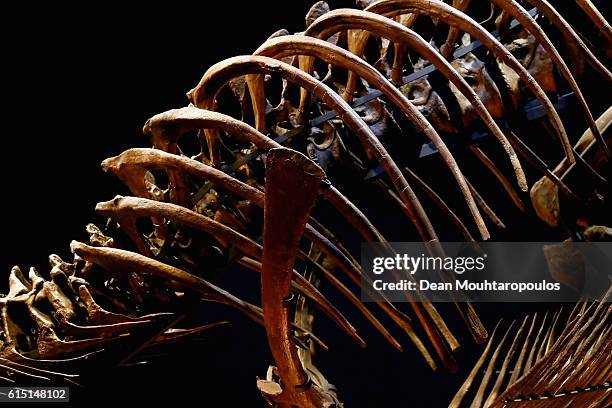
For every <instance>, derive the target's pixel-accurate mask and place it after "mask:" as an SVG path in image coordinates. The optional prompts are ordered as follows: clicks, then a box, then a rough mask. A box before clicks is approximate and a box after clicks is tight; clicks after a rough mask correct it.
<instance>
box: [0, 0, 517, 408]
mask: <svg viewBox="0 0 612 408" xmlns="http://www.w3.org/2000/svg"><path fill="white" fill-rule="evenodd" d="M208 3H210V4H208ZM312 3H314V2H313V1H308V2H301V1H287V2H279V3H274V2H229V1H225V2H200V5H199V6H191V5H189V6H188V5H186V4H181V3H178V2H169V3H167V4H164V5H155V4H154V3H152V2H149V3H143V4H141V5H136V4H131V5H130V7H129V9H128V8H127V6H126V4H123V5H119V4H110V3H108V2H93V3H87V6H83V5H80V6H79V5H75V6H67V5H62V4H52V5H49V4H47V5H44V6H38V5H37V6H35V5H34V4H30V5H27V6H22V7H20V8H19V9H13V10H6V11H5V12H3V13H2V17H1V18H2V38H3V40H2V43H3V46H2V71H3V74H2V79H1V80H2V83H3V86H2V91H1V92H2V97H3V101H4V104H5V106H4V109H3V113H2V128H1V132H2V143H3V145H2V160H1V161H0V177H2V184H1V185H2V200H1V203H2V204H1V211H2V212H1V214H2V218H1V219H0V222H1V223H2V228H1V231H2V237H1V239H2V247H1V249H0V268H1V269H0V270H1V271H5V273H6V274H8V271H9V270H10V267H11V266H12V265H15V264H18V265H20V266H21V267H22V268H27V267H29V266H30V265H35V266H37V267H39V268H40V269H42V270H45V269H46V268H47V266H46V262H47V261H46V259H47V255H48V254H50V253H57V254H60V255H62V256H65V259H71V257H70V255H69V248H68V244H69V242H70V240H72V239H81V240H83V239H85V231H84V226H85V224H86V223H87V222H90V221H92V220H95V215H94V213H93V208H94V205H95V203H96V202H98V201H105V200H108V199H110V198H112V197H113V196H114V195H115V194H117V193H125V190H124V188H123V186H122V185H121V184H120V183H119V182H118V181H116V180H114V179H113V178H112V177H110V176H108V175H105V174H104V173H103V172H102V171H101V170H100V165H99V164H100V162H101V161H102V160H103V159H104V158H106V157H110V156H113V155H116V154H118V153H120V152H121V151H122V150H124V149H125V148H128V147H133V146H148V140H147V139H146V138H145V137H144V136H143V135H142V132H141V128H142V125H143V124H144V122H145V120H146V119H147V118H148V117H150V116H152V115H153V114H156V113H159V112H162V111H164V110H167V109H170V108H176V107H181V106H184V105H186V103H187V99H186V97H185V93H186V92H187V91H188V90H189V89H191V88H192V87H193V86H194V85H195V84H196V83H197V82H198V80H199V78H200V77H201V75H202V74H203V73H204V72H205V70H206V69H207V68H208V67H209V66H210V65H212V64H213V63H215V62H217V61H220V60H222V59H224V58H227V57H231V56H235V55H239V54H248V53H251V52H253V51H254V50H255V49H256V48H257V47H258V46H259V45H260V44H261V43H262V42H263V41H264V40H265V38H267V37H268V35H270V34H271V33H273V32H275V31H276V30H278V29H280V28H287V29H288V30H289V31H291V32H296V31H302V30H303V29H304V16H305V14H306V12H307V10H308V8H309V7H310V5H311V4H312ZM330 4H331V5H332V6H333V8H338V7H342V6H346V7H351V6H353V2H352V1H348V0H346V1H330ZM4 276H5V277H3V278H1V279H2V280H5V279H6V276H7V275H4ZM252 283H253V284H254V285H256V283H257V282H256V280H254V281H253V282H252ZM492 307H494V306H489V305H482V306H481V307H480V308H479V311H480V312H482V313H483V315H484V318H485V320H486V321H487V323H488V324H489V325H490V323H491V322H492V321H493V316H498V315H500V314H501V312H500V310H499V309H500V308H505V309H507V310H506V311H507V315H508V316H512V315H518V314H519V313H520V312H524V311H525V310H527V309H528V308H529V307H528V306H526V307H525V309H524V310H522V311H521V310H517V309H518V308H516V307H514V306H513V305H506V306H495V308H496V310H490V308H492ZM341 309H342V310H346V308H345V307H341ZM211 310H212V311H213V312H211ZM214 311H216V309H210V308H203V309H202V310H201V313H210V314H211V318H210V320H211V321H213V320H216V317H217V315H216V314H214V315H213V314H212V313H214ZM218 314H219V315H224V314H227V312H224V311H219V312H218ZM443 314H444V313H443ZM228 317H230V318H231V319H232V325H231V326H230V327H226V328H221V329H218V330H217V331H215V332H214V333H213V332H210V333H209V335H207V336H204V338H203V340H202V341H200V342H197V343H195V344H191V345H189V346H188V347H181V348H177V349H176V350H174V351H173V353H172V355H170V356H168V357H162V358H160V359H159V360H158V363H157V364H155V365H152V366H149V367H146V368H138V369H121V370H116V371H112V372H108V373H106V372H105V373H100V377H99V378H97V379H96V380H90V379H88V381H86V388H85V389H84V390H82V391H77V390H74V394H73V399H74V400H75V401H77V402H79V403H80V404H84V403H90V402H91V403H93V402H94V401H95V402H115V401H116V402H117V403H118V402H119V401H122V400H126V401H128V402H130V403H134V404H136V403H146V402H151V403H154V402H155V403H160V402H161V401H174V402H175V403H177V404H183V403H187V402H188V401H193V402H194V403H196V404H198V405H200V406H205V407H206V406H215V407H216V406H232V407H233V406H263V402H262V400H261V398H260V397H259V394H258V392H257V390H256V387H255V376H257V375H258V376H265V372H266V369H267V365H268V364H270V363H271V362H272V359H271V356H270V353H269V351H268V348H267V343H266V340H265V335H264V332H263V329H261V328H259V327H257V326H256V325H255V324H254V323H252V322H250V321H248V320H246V319H244V318H242V317H240V316H236V315H235V314H231V313H229V314H228ZM326 324H327V323H326V322H324V321H321V325H322V326H323V330H324V329H325V325H326ZM364 326H366V325H365V324H364V323H363V322H360V324H359V325H358V328H359V329H360V332H361V333H362V335H363V337H365V338H366V340H367V341H368V343H369V348H368V349H366V350H360V349H359V348H358V347H357V346H355V345H353V344H352V343H350V341H349V340H348V339H347V338H344V337H342V336H335V337H331V336H330V337H329V343H330V345H331V346H332V351H331V352H330V353H324V354H321V355H320V356H319V358H320V360H319V361H320V362H321V363H320V367H321V368H322V370H323V372H324V373H325V374H326V375H327V377H328V379H329V380H330V381H331V382H333V383H334V384H336V385H337V386H338V389H339V391H340V395H341V397H342V399H343V401H345V402H346V406H348V407H376V406H386V407H392V406H418V407H438V406H445V404H447V403H448V401H449V400H450V398H451V397H452V395H453V394H454V391H455V390H456V389H457V387H458V385H459V384H460V383H461V382H462V381H463V379H464V378H465V375H466V372H467V370H469V368H470V366H471V363H472V362H473V361H474V357H475V356H476V352H477V350H478V349H477V348H476V347H475V346H472V345H471V344H470V341H469V339H468V336H467V334H466V333H465V332H463V331H462V330H461V329H459V330H458V331H459V334H460V338H462V340H464V341H463V342H464V343H465V352H464V353H463V354H461V356H460V359H461V360H462V361H461V363H462V371H461V372H460V373H459V374H458V375H454V376H453V375H449V374H445V373H444V372H440V373H437V374H434V373H431V371H430V370H429V369H428V367H427V366H426V365H425V364H424V362H423V361H422V360H421V359H420V358H419V357H418V355H417V354H416V352H415V350H413V349H412V348H411V347H410V346H409V345H407V344H408V342H407V341H404V344H406V345H407V346H406V348H407V351H406V352H404V353H403V354H400V353H399V352H397V351H395V350H393V349H392V348H391V347H390V346H388V345H387V344H386V343H384V341H383V340H381V339H380V338H379V336H378V335H377V334H376V333H374V332H372V331H371V330H369V329H368V328H367V327H364ZM392 401H393V402H392Z"/></svg>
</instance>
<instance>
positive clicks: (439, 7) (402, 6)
mask: <svg viewBox="0 0 612 408" xmlns="http://www.w3.org/2000/svg"><path fill="white" fill-rule="evenodd" d="M366 10H367V11H371V12H373V13H377V14H382V15H385V16H387V17H394V16H397V15H400V14H405V13H420V14H424V15H428V16H430V17H432V18H439V19H441V20H442V21H444V22H445V23H447V24H449V25H451V26H456V27H458V28H460V29H461V30H462V31H465V32H466V33H468V34H470V36H472V37H473V38H475V39H478V40H479V41H481V42H482V43H483V44H484V45H485V46H486V47H487V48H488V49H490V50H491V51H492V52H493V53H494V54H495V55H496V56H497V57H498V58H499V59H500V60H501V61H503V62H504V63H505V64H507V65H508V66H509V67H510V68H511V69H513V70H514V71H515V72H516V73H517V74H518V75H519V77H520V78H521V80H523V81H524V82H525V84H526V85H527V86H528V87H529V88H530V89H531V90H532V92H533V94H534V96H535V97H536V98H538V100H539V101H540V102H541V103H542V106H543V107H544V108H545V110H546V113H547V115H548V117H549V118H550V121H551V124H552V125H553V127H554V128H555V130H556V132H557V135H558V137H559V140H560V142H561V145H562V146H563V150H564V152H565V156H566V157H567V159H568V160H569V161H570V162H574V155H573V152H572V149H571V145H570V143H569V139H568V136H567V133H566V131H565V127H564V126H563V123H562V121H561V118H560V117H559V114H558V112H557V110H556V109H555V107H554V105H553V104H552V102H551V101H550V99H549V98H548V96H546V94H545V93H544V91H543V90H542V88H541V87H540V86H539V85H538V83H537V82H536V81H535V79H534V78H533V77H532V76H531V75H530V74H529V72H527V70H526V69H525V68H524V67H523V66H522V65H521V63H520V62H518V61H517V59H516V58H514V57H513V56H512V54H510V53H509V52H508V50H506V49H505V48H504V46H503V45H502V44H501V43H500V42H499V41H497V40H496V39H495V38H494V37H493V36H492V35H491V34H490V33H489V32H487V31H486V30H484V29H483V28H482V27H481V26H479V25H478V23H477V22H476V21H474V20H473V19H471V18H470V17H469V16H467V15H466V14H464V13H461V12H460V11H458V10H455V9H453V8H452V7H450V6H448V5H446V4H444V3H442V2H440V1H436V0H427V1H425V0H381V1H378V2H376V3H374V4H372V5H371V6H369V7H368V8H367V9H366Z"/></svg>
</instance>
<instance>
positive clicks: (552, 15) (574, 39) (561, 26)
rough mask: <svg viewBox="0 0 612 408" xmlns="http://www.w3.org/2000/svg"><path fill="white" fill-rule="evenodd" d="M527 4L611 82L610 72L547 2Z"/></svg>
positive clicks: (536, 1) (544, 0) (536, 0)
mask: <svg viewBox="0 0 612 408" xmlns="http://www.w3.org/2000/svg"><path fill="white" fill-rule="evenodd" d="M526 1H527V2H528V3H530V4H532V5H533V6H534V7H537V8H538V10H540V11H541V12H542V13H543V14H544V15H545V16H546V18H547V19H548V20H549V21H550V22H551V23H552V24H554V25H555V26H556V27H557V29H558V30H559V31H560V32H561V34H562V35H563V37H564V38H565V42H566V43H567V44H568V45H570V44H573V45H575V46H576V47H578V48H580V50H582V53H583V54H584V57H585V58H586V59H587V60H588V62H589V64H591V66H592V67H593V68H594V69H595V70H596V71H597V72H599V73H600V74H601V75H602V76H603V77H604V78H605V79H606V80H608V81H612V72H610V70H609V69H608V68H607V67H606V66H605V65H604V64H603V63H602V62H601V61H599V59H597V57H596V56H595V55H594V54H593V53H592V52H591V50H590V49H589V47H587V45H586V44H585V43H584V41H582V38H580V36H579V35H578V33H576V31H575V30H574V28H573V27H572V26H571V25H570V24H569V23H568V22H567V21H566V20H565V19H564V18H563V16H562V15H561V14H559V12H558V11H557V10H555V8H554V7H552V6H551V5H550V3H549V2H548V1H547V0H526ZM578 57H579V56H578Z"/></svg>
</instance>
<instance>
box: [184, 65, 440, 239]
mask: <svg viewBox="0 0 612 408" xmlns="http://www.w3.org/2000/svg"><path fill="white" fill-rule="evenodd" d="M246 74H279V75H281V76H282V77H284V78H285V79H287V80H290V81H292V82H295V83H296V84H298V85H299V86H301V87H304V88H306V89H308V90H309V91H310V92H312V93H313V94H314V95H315V96H316V97H318V98H320V99H321V101H322V102H323V103H325V104H326V105H328V106H329V107H330V108H331V109H333V110H335V111H336V112H338V114H339V116H340V118H341V119H342V120H343V121H344V122H345V123H346V125H347V126H348V127H349V128H350V129H351V130H353V131H354V132H355V134H356V135H357V137H358V138H359V140H360V142H361V144H362V145H363V146H364V149H365V150H366V151H367V152H369V153H370V154H372V155H373V156H374V157H375V158H376V159H377V160H378V161H379V163H380V164H381V165H382V166H383V167H384V169H385V171H386V172H387V174H388V176H389V178H390V179H391V181H392V182H393V185H394V187H395V188H396V189H397V191H398V194H399V195H400V197H401V198H402V201H404V204H406V206H407V207H408V208H409V209H410V212H411V221H412V223H413V224H414V225H415V227H416V229H417V231H418V232H419V234H420V236H421V238H422V239H423V240H424V241H431V240H437V234H436V232H435V230H434V228H433V226H432V225H431V222H430V221H429V218H428V217H427V214H426V213H425V210H424V209H423V207H422V205H421V203H420V202H419V200H418V198H417V197H416V195H415V194H414V192H413V191H412V188H411V187H410V186H409V185H408V182H407V181H406V179H405V178H404V176H403V175H402V173H401V171H400V169H399V168H398V167H397V164H395V162H394V161H393V159H391V157H390V156H389V153H388V152H387V151H386V149H385V148H384V146H383V145H382V144H381V143H380V141H379V140H378V139H377V138H376V136H374V134H373V133H372V131H371V130H370V128H369V127H368V126H367V125H366V124H365V123H364V122H363V120H362V119H361V118H360V117H359V115H357V113H356V112H355V111H353V109H352V108H351V107H350V106H349V105H348V104H347V103H346V102H345V101H344V100H343V99H342V98H341V97H339V96H338V95H337V94H336V93H335V92H334V91H332V90H331V89H330V88H329V87H328V86H327V85H325V84H323V83H322V82H320V81H318V80H316V79H315V78H313V77H312V76H310V75H308V74H306V73H304V72H303V71H300V70H299V69H297V68H295V67H292V66H291V65H288V64H285V63H283V62H281V61H277V60H274V59H271V58H267V57H258V56H242V57H234V58H230V59H227V60H225V61H222V62H220V63H217V64H215V65H213V66H212V67H211V68H210V69H209V70H208V71H207V72H206V73H205V74H204V76H203V77H202V79H201V80H200V83H199V84H198V86H197V87H196V88H194V89H193V90H192V91H190V93H189V95H190V97H191V99H192V101H193V103H194V104H195V105H196V106H199V107H203V108H206V107H210V106H211V105H212V102H213V101H214V99H215V97H216V96H217V94H218V92H219V91H220V89H221V88H222V87H223V86H224V85H225V84H226V83H227V82H228V81H229V80H230V79H232V78H235V77H237V76H240V75H246Z"/></svg>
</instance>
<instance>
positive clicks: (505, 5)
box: [491, 0, 610, 157]
mask: <svg viewBox="0 0 612 408" xmlns="http://www.w3.org/2000/svg"><path fill="white" fill-rule="evenodd" d="M491 1H492V2H493V3H495V4H496V5H497V6H499V7H501V8H502V9H503V10H504V11H506V12H507V13H508V14H510V15H511V16H512V17H514V18H515V19H516V20H517V21H518V22H519V23H521V25H522V26H523V28H524V29H525V30H526V31H527V32H529V33H530V34H531V35H533V36H534V37H535V39H536V40H537V41H538V43H539V44H540V45H541V46H542V47H543V48H544V49H545V50H546V51H547V52H548V55H549V57H550V59H551V60H552V61H553V62H554V63H555V65H556V66H557V68H558V69H559V71H560V72H561V75H562V76H563V78H565V80H566V81H567V83H568V85H569V87H570V88H571V90H572V91H574V95H576V98H578V102H579V103H580V105H581V106H582V110H583V111H584V115H585V117H586V120H587V123H588V124H589V128H590V129H591V131H592V132H593V135H594V136H595V139H596V140H597V142H598V143H599V145H600V147H601V149H602V150H603V151H604V152H605V153H606V156H608V157H609V156H610V150H609V149H608V145H607V144H606V141H605V140H604V138H603V136H602V135H601V133H599V130H597V125H596V124H595V119H594V118H593V115H592V114H591V110H590V109H589V105H588V104H587V102H586V100H585V99H584V96H583V95H582V91H581V90H580V87H579V86H578V84H577V83H576V80H575V79H574V76H573V75H572V73H571V72H570V69H569V68H568V66H567V65H566V64H565V61H563V58H561V55H560V54H559V52H558V51H557V49H556V48H555V46H554V45H553V44H552V42H551V41H550V39H549V38H548V36H547V35H546V33H545V32H544V30H542V28H540V26H539V25H538V24H537V23H536V22H535V20H534V19H533V17H531V15H529V13H528V12H527V10H525V9H524V8H523V7H522V6H521V5H520V4H518V3H517V2H516V1H514V0H491Z"/></svg>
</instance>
